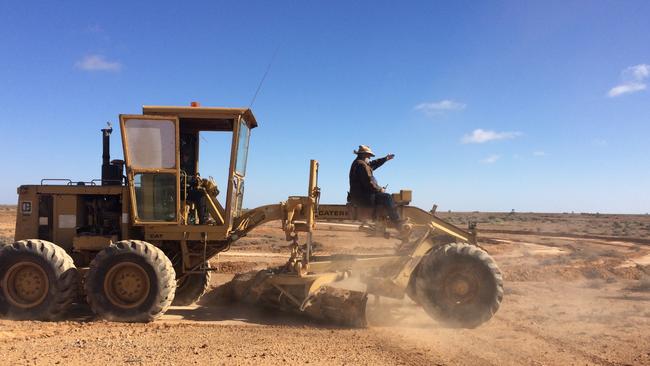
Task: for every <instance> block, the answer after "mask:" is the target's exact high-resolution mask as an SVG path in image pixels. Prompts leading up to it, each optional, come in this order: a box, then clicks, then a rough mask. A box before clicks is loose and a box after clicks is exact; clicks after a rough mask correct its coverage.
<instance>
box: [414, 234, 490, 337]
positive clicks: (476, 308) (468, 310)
mask: <svg viewBox="0 0 650 366" xmlns="http://www.w3.org/2000/svg"><path fill="white" fill-rule="evenodd" d="M413 276H415V278H414V281H412V288H411V291H409V294H410V295H411V296H412V297H414V300H415V301H416V302H417V303H419V304H420V305H421V306H422V307H423V308H424V310H425V311H426V312H427V314H429V316H431V317H432V318H434V319H436V320H437V321H439V322H441V323H443V324H444V325H446V326H449V327H461V328H475V327H477V326H479V325H481V324H483V323H484V322H486V321H488V320H489V319H490V318H492V316H493V315H494V314H495V313H496V311H497V310H498V309H499V306H500V305H501V300H502V299H503V277H502V275H501V271H500V270H499V267H497V264H496V262H495V261H494V259H492V257H490V255H489V254H488V253H487V252H486V251H484V250H483V249H481V248H478V247H477V246H474V245H470V244H467V243H453V244H447V245H445V246H443V247H441V248H440V249H437V250H434V251H432V252H430V253H429V254H427V255H426V256H425V257H424V258H423V259H422V261H421V262H420V265H419V266H418V268H417V269H416V271H414V273H413Z"/></svg>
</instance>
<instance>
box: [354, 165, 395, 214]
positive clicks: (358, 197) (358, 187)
mask: <svg viewBox="0 0 650 366" xmlns="http://www.w3.org/2000/svg"><path fill="white" fill-rule="evenodd" d="M386 161H387V159H386V158H381V159H376V160H372V161H370V162H369V163H366V162H365V161H364V160H363V159H361V158H359V157H357V158H356V159H355V160H354V161H353V162H352V166H351V167H350V192H349V197H348V201H350V202H351V203H353V204H355V205H359V206H371V205H374V197H375V193H377V192H381V187H380V186H379V184H377V180H375V177H374V176H373V175H372V171H373V170H375V169H377V168H379V167H380V166H382V165H383V164H384V163H385V162H386Z"/></svg>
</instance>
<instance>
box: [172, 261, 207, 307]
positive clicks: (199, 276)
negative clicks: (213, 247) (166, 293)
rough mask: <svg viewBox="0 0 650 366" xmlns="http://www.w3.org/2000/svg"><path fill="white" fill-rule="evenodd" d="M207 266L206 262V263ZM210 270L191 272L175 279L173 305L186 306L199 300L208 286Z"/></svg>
mask: <svg viewBox="0 0 650 366" xmlns="http://www.w3.org/2000/svg"><path fill="white" fill-rule="evenodd" d="M206 266H207V263H206ZM211 276H212V272H210V271H205V272H202V273H192V274H189V275H187V276H186V277H184V278H183V279H181V280H179V281H176V296H175V297H174V302H173V303H172V305H174V306H188V305H192V304H194V303H195V302H197V301H199V299H200V298H201V296H203V295H204V294H205V293H206V292H207V291H208V288H209V287H210V277H211Z"/></svg>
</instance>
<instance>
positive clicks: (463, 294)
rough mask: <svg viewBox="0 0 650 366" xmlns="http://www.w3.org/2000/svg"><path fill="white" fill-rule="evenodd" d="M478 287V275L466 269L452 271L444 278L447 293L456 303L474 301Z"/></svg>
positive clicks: (450, 299) (451, 300)
mask: <svg viewBox="0 0 650 366" xmlns="http://www.w3.org/2000/svg"><path fill="white" fill-rule="evenodd" d="M478 288H479V280H478V278H477V277H476V275H475V274H473V273H467V272H466V271H455V272H452V273H450V274H449V275H447V276H446V278H445V280H444V289H445V295H446V297H447V299H449V301H450V302H452V303H453V304H456V305H459V304H464V303H468V302H472V300H474V298H475V297H476V296H477V294H478Z"/></svg>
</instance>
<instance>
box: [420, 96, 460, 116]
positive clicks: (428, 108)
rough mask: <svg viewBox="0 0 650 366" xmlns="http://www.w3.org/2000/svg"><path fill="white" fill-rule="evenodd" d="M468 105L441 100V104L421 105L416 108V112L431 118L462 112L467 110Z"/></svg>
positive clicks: (428, 103)
mask: <svg viewBox="0 0 650 366" xmlns="http://www.w3.org/2000/svg"><path fill="white" fill-rule="evenodd" d="M466 106H467V105H466V104H464V103H459V102H455V101H453V100H448V99H445V100H441V101H439V102H426V103H420V104H418V105H416V106H415V108H414V109H415V110H416V111H422V112H424V113H425V114H427V115H429V116H431V115H435V114H440V113H442V112H445V111H460V110H463V109H465V107H466Z"/></svg>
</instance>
